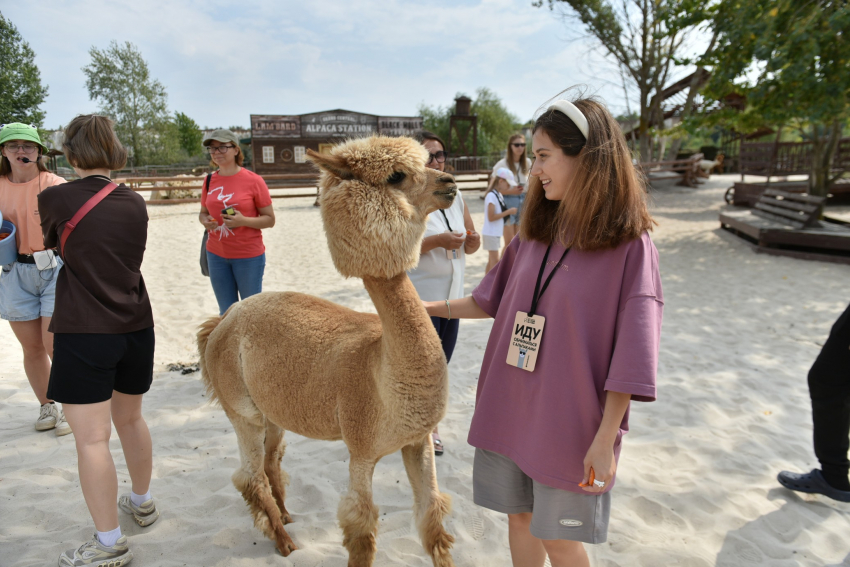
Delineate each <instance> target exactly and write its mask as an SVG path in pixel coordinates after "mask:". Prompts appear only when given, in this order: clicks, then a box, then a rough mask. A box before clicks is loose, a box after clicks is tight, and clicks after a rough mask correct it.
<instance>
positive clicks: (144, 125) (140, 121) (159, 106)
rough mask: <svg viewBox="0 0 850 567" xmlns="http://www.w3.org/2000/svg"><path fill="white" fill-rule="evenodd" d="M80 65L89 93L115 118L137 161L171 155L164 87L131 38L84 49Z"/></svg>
mask: <svg viewBox="0 0 850 567" xmlns="http://www.w3.org/2000/svg"><path fill="white" fill-rule="evenodd" d="M89 55H91V58H92V60H91V63H89V64H88V65H86V66H85V67H83V72H84V73H85V74H86V88H87V89H88V91H89V98H91V99H92V100H97V101H98V102H99V104H100V108H101V112H103V113H104V114H106V115H107V116H109V117H110V118H112V119H113V120H114V121H115V132H116V134H118V137H119V138H120V139H121V141H122V142H123V143H124V144H125V145H126V146H128V147H129V148H130V149H131V150H132V155H133V157H134V162H135V163H136V164H137V165H145V164H150V163H154V162H155V161H158V160H160V161H161V160H167V159H169V158H171V159H173V153H174V150H175V149H176V147H177V144H176V143H175V141H176V140H174V135H175V134H176V129H174V128H173V127H172V126H173V124H172V122H171V120H170V116H169V113H168V95H167V94H166V92H165V87H164V86H163V85H162V83H160V82H159V81H157V80H155V79H153V78H152V77H151V76H150V71H149V70H148V65H147V63H146V62H145V60H144V59H143V58H142V54H141V52H140V51H139V50H138V49H137V48H136V46H135V45H133V44H132V43H130V42H129V41H128V42H125V43H124V44H123V45H119V44H118V42H116V41H115V40H113V41H112V42H110V44H109V47H108V48H106V49H103V50H100V49H97V48H96V47H92V48H91V49H90V50H89Z"/></svg>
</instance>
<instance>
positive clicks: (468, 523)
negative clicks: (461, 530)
mask: <svg viewBox="0 0 850 567" xmlns="http://www.w3.org/2000/svg"><path fill="white" fill-rule="evenodd" d="M463 526H464V527H465V528H466V531H467V532H469V535H471V536H472V539H474V540H476V541H478V540H479V539H481V538H482V537H484V519H483V518H482V517H481V513H480V512H473V513H471V514H467V515H466V516H465V517H464V518H463Z"/></svg>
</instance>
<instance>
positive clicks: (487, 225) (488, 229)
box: [481, 191, 505, 236]
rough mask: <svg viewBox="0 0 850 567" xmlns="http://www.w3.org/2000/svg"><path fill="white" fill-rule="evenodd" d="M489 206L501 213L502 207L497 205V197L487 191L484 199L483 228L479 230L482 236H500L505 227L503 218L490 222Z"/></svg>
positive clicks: (494, 193)
mask: <svg viewBox="0 0 850 567" xmlns="http://www.w3.org/2000/svg"><path fill="white" fill-rule="evenodd" d="M503 198H504V197H503ZM490 205H493V207H494V208H495V209H496V212H497V213H501V212H502V207H501V205H499V197H498V196H496V192H495V191H487V195H486V196H485V197H484V228H482V229H481V234H483V235H484V236H502V229H503V228H504V227H505V218H504V217H502V218H500V219H498V220H494V221H491V220H490Z"/></svg>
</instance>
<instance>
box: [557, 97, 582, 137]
mask: <svg viewBox="0 0 850 567" xmlns="http://www.w3.org/2000/svg"><path fill="white" fill-rule="evenodd" d="M552 109H555V110H557V111H558V112H560V113H562V114H566V116H567V118H569V119H570V120H572V121H573V122H574V123H575V125H576V126H578V129H579V130H581V133H582V134H584V138H585V139H587V134H588V132H589V131H590V129H589V128H588V126H587V118H585V117H584V114H582V113H581V110H579V109H578V107H576V105H574V104H573V103H571V102H570V101H568V100H564V99H561V100H556V101H555V102H553V103H552V104H551V105H549V108H548V109H547V110H552Z"/></svg>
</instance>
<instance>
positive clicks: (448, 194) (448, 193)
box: [434, 185, 457, 200]
mask: <svg viewBox="0 0 850 567" xmlns="http://www.w3.org/2000/svg"><path fill="white" fill-rule="evenodd" d="M434 195H439V196H440V197H442V198H444V199H447V200H453V199H454V198H455V197H457V185H455V186H453V187H449V188H448V189H446V190H444V191H434Z"/></svg>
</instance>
